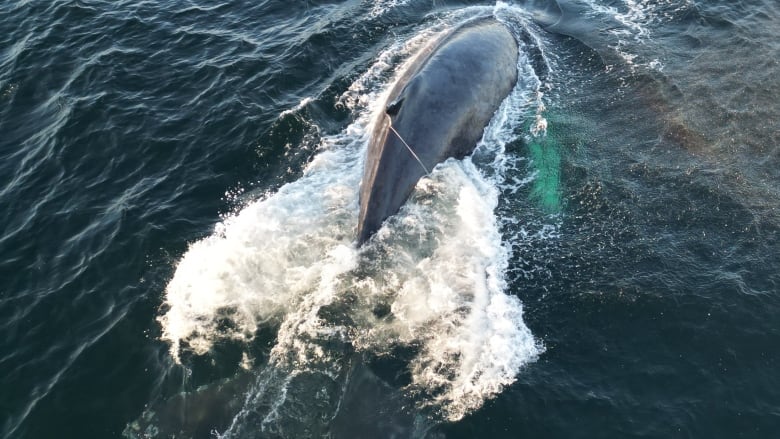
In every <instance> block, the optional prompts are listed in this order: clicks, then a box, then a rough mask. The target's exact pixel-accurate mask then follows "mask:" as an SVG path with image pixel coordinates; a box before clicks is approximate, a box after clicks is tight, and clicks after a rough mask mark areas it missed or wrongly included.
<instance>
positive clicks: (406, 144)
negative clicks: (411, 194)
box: [389, 122, 430, 175]
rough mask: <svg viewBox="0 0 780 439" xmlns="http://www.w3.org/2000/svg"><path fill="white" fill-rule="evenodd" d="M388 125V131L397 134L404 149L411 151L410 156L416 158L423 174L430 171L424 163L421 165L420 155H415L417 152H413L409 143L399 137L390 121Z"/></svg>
mask: <svg viewBox="0 0 780 439" xmlns="http://www.w3.org/2000/svg"><path fill="white" fill-rule="evenodd" d="M389 127H390V131H392V132H394V133H395V135H396V136H398V138H399V139H401V142H402V143H403V144H404V146H406V149H408V150H409V152H410V153H412V157H414V158H415V160H417V163H419V164H420V166H422V168H423V171H425V175H428V174H430V171H428V168H426V167H425V165H423V162H422V160H420V157H417V154H415V153H414V150H412V147H411V146H409V144H408V143H406V140H404V138H403V137H401V135H400V134H398V131H396V130H395V128H393V124H392V122H391V123H390V125H389Z"/></svg>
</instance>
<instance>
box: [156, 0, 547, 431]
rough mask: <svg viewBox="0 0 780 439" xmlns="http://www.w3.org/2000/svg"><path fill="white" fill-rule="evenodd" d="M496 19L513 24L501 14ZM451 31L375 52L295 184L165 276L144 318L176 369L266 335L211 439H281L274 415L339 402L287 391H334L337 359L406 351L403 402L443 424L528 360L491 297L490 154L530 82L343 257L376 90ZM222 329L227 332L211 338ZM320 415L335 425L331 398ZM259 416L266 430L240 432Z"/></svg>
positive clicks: (530, 90) (518, 113) (516, 316)
mask: <svg viewBox="0 0 780 439" xmlns="http://www.w3.org/2000/svg"><path fill="white" fill-rule="evenodd" d="M459 14H461V15H462V14H463V12H462V11H459ZM496 14H497V15H498V16H499V17H505V16H511V18H512V19H513V21H514V22H522V20H521V17H520V18H519V17H518V16H517V14H518V10H515V9H513V8H511V7H508V6H506V5H500V7H497V8H496ZM453 17H455V15H454V14H453V16H451V17H450V18H449V19H450V20H452V21H448V17H445V18H444V19H442V21H441V23H440V24H437V25H435V26H434V27H432V28H430V29H428V30H425V31H423V32H420V33H419V34H418V35H417V36H416V37H415V38H412V39H409V40H408V41H406V42H399V43H396V44H394V45H393V46H392V47H391V48H389V49H388V50H386V51H385V52H383V53H382V54H381V55H380V56H379V57H378V60H377V62H376V63H375V64H374V65H373V66H371V67H370V68H369V69H368V70H367V72H366V74H364V75H363V76H361V77H360V78H358V79H357V80H356V81H355V83H353V85H352V86H351V87H350V88H349V90H348V91H347V92H346V93H345V95H344V96H343V97H342V102H343V103H344V104H345V105H347V106H348V107H350V108H351V109H352V110H353V111H354V113H355V114H356V115H357V116H358V117H357V120H356V121H355V122H354V123H353V124H351V125H350V126H349V127H348V128H347V129H345V130H344V131H343V132H342V133H339V134H337V135H333V136H326V137H325V138H324V140H323V142H322V145H321V147H320V151H319V152H318V154H317V155H316V156H315V158H314V159H313V160H312V162H311V163H310V164H309V165H308V166H307V168H306V170H305V172H304V175H303V177H301V178H300V179H299V180H297V181H295V182H292V183H289V184H287V185H285V186H283V187H282V188H280V189H279V190H278V191H277V192H275V193H273V194H267V195H266V196H263V197H261V198H260V199H258V200H257V201H254V202H250V203H248V204H247V205H246V206H245V207H243V208H242V209H240V210H239V211H238V212H236V213H235V214H234V215H230V216H228V217H227V218H225V219H224V220H223V221H222V222H221V223H219V224H218V225H217V226H216V227H215V231H214V233H213V234H212V235H211V236H208V237H206V238H204V239H202V240H201V241H198V242H195V243H193V244H192V245H191V246H190V248H189V249H188V251H187V252H186V253H185V254H184V256H183V257H182V259H181V261H180V262H179V264H178V266H177V268H176V272H175V274H174V277H173V279H172V280H171V281H170V283H169V285H168V287H167V289H166V304H167V311H166V312H165V314H164V315H162V316H161V317H160V318H159V320H160V323H161V324H162V327H163V338H164V339H165V340H167V341H168V342H170V344H171V355H172V356H173V357H174V358H175V359H177V360H178V359H179V358H180V354H181V350H182V349H188V350H190V351H192V352H193V353H195V354H205V353H207V352H208V351H209V350H210V349H211V347H212V346H213V344H214V343H215V342H218V341H219V340H222V339H225V338H228V339H238V340H246V341H248V340H250V339H251V338H252V336H253V334H254V333H255V331H256V329H257V328H258V326H262V325H265V324H269V322H273V323H274V324H277V325H278V327H279V329H278V333H277V337H276V344H275V346H274V347H273V348H272V350H271V357H270V360H269V362H268V364H267V365H261V366H259V367H260V371H259V372H258V373H259V375H258V376H259V377H260V378H258V383H257V385H255V386H253V388H252V389H251V390H250V392H249V394H248V395H247V396H246V403H245V407H244V409H243V410H242V412H241V413H239V415H238V416H237V417H236V418H235V419H234V422H233V425H232V426H231V427H230V428H229V430H228V431H227V432H225V434H224V436H225V437H234V436H240V435H241V431H243V430H244V429H245V427H246V426H247V424H248V423H252V424H254V426H256V427H260V428H261V429H263V430H266V431H275V432H276V433H279V434H283V435H284V432H281V431H279V428H281V427H280V425H283V424H285V423H289V418H290V417H291V416H287V418H288V419H286V420H285V419H284V418H285V413H284V411H285V407H286V404H288V403H289V405H290V407H291V410H292V407H294V406H296V405H299V404H301V403H302V401H304V400H305V397H304V395H302V394H301V392H303V393H305V392H306V391H310V392H312V393H315V392H318V391H319V392H322V391H323V390H322V389H325V388H330V389H332V392H338V389H337V388H338V386H333V385H328V386H324V385H315V386H313V387H312V388H310V389H308V390H306V389H304V390H301V389H300V386H299V385H298V383H299V381H300V380H297V378H299V377H302V376H307V377H309V378H307V379H310V377H311V376H315V375H316V376H319V377H321V378H319V380H320V384H321V383H322V382H323V381H322V380H325V381H328V382H331V383H338V382H339V380H341V379H343V373H344V369H345V367H346V366H347V365H348V363H349V361H347V360H345V358H344V356H345V355H348V354H349V352H354V351H357V352H361V351H362V352H366V353H370V354H371V355H376V356H383V355H391V354H390V352H391V351H392V349H394V348H397V347H404V346H406V347H409V348H411V349H413V350H414V351H415V354H414V357H413V358H412V359H411V360H409V362H408V367H409V369H410V371H411V383H410V384H409V385H408V386H407V389H408V390H409V391H410V392H411V394H414V395H417V396H418V397H417V399H416V401H417V403H418V405H419V406H421V407H432V408H433V409H434V411H435V412H436V413H439V414H440V415H441V416H442V417H443V418H446V419H450V420H457V419H460V418H461V417H463V416H464V415H465V414H467V413H469V412H470V411H472V410H474V409H476V408H478V407H480V406H481V405H482V404H483V403H484V401H485V400H486V399H487V398H490V397H492V396H493V395H495V394H496V393H498V392H500V391H501V389H502V388H503V387H504V386H506V385H509V384H511V383H512V382H513V381H514V380H515V377H516V374H517V373H518V371H519V370H520V368H521V367H522V366H523V365H524V364H527V363H528V362H530V361H533V360H534V359H535V358H536V357H537V356H538V355H539V354H540V352H541V351H542V347H541V345H540V344H539V342H538V341H537V340H535V338H534V337H533V335H532V334H531V332H530V330H529V329H528V328H527V327H526V325H525V323H524V322H523V307H522V304H521V302H520V300H519V299H518V298H517V297H516V296H514V295H508V294H506V291H505V290H506V281H505V273H506V270H507V264H508V261H509V256H510V255H509V250H508V249H509V247H508V246H507V245H505V244H504V243H503V242H502V238H501V234H500V232H499V227H498V219H497V218H496V216H495V214H494V211H495V208H496V205H497V203H498V196H499V190H498V185H499V183H500V182H501V179H502V167H503V166H505V165H506V162H507V160H508V159H507V158H506V157H505V153H504V145H505V144H506V143H507V142H509V141H513V140H515V139H516V137H517V135H518V132H519V130H520V128H519V127H520V126H521V123H522V121H523V120H524V118H525V117H528V114H529V113H530V115H531V118H533V115H534V113H537V112H538V111H537V107H538V106H539V105H540V104H541V102H540V93H539V86H540V82H539V80H538V78H536V79H527V80H523V81H519V82H518V85H517V87H516V88H515V89H514V90H513V92H512V93H511V94H510V96H509V97H508V98H507V99H506V100H505V102H504V103H503V104H502V106H501V108H500V109H499V111H498V113H497V115H496V117H494V119H493V121H492V122H491V124H490V125H489V127H488V128H487V129H486V133H485V136H484V137H483V140H482V141H481V142H480V144H479V145H478V148H477V152H476V153H475V156H474V160H472V159H471V158H467V159H465V160H462V161H456V160H448V161H447V162H445V163H443V164H440V165H439V166H437V167H436V168H435V169H434V170H433V172H432V173H431V174H430V176H428V177H426V178H424V179H422V180H421V181H420V183H419V184H418V186H417V188H416V189H415V192H414V193H413V195H412V197H411V200H410V202H409V203H407V204H406V205H405V206H404V207H403V208H402V210H401V212H400V213H399V214H398V215H396V216H394V217H393V218H391V219H390V220H388V221H387V223H386V224H385V226H383V227H382V228H381V229H380V230H379V231H378V233H377V234H376V236H375V238H374V239H372V240H371V241H370V242H369V243H367V245H365V246H363V247H362V248H361V249H356V248H355V246H354V244H353V239H354V233H355V224H356V222H357V193H358V192H357V190H358V186H359V182H360V177H361V174H362V160H363V156H364V155H365V148H366V144H367V140H368V139H367V136H368V134H367V133H370V132H371V126H372V120H373V118H375V117H376V116H377V115H378V114H379V112H381V111H382V109H381V108H379V107H380V105H381V103H382V102H384V100H385V95H386V93H387V92H388V89H389V86H390V84H392V81H389V82H388V81H387V80H386V79H383V78H386V77H387V76H389V75H388V73H389V72H391V71H393V65H394V64H396V65H397V60H398V59H404V58H406V59H409V58H410V56H411V54H413V53H414V52H416V51H417V50H419V49H420V48H421V47H422V46H423V45H424V44H426V42H427V41H429V40H430V39H431V37H432V36H433V35H434V34H435V33H438V32H440V31H442V30H443V29H446V28H448V27H450V26H451V25H452V23H454V22H456V21H455V18H453ZM512 26H513V27H514V28H516V26H517V25H516V24H515V25H512ZM515 30H517V29H515ZM520 52H521V56H520V60H519V62H518V69H520V74H521V76H522V77H523V78H529V76H530V77H532V78H535V75H534V72H533V69H532V67H531V64H530V62H529V60H528V58H527V57H526V55H525V48H524V45H523V44H522V43H521V49H520ZM401 71H403V67H400V68H398V69H395V74H398V72H401ZM326 309H327V310H328V312H323V311H324V310H326ZM377 310H384V311H381V312H378V311H377ZM226 319H227V320H229V321H230V322H231V324H230V325H224V324H221V323H222V322H224V321H225V320H226ZM334 346H336V347H334ZM339 346H341V347H339ZM343 346H348V348H347V349H345V348H343ZM272 371H273V372H272ZM314 387H317V388H314ZM296 392H297V393H296ZM318 395H321V393H320V394H318ZM318 398H319V396H318ZM293 399H294V401H293ZM325 400H327V401H330V402H329V404H330V405H329V406H330V407H331V408H330V410H333V411H335V410H337V406H338V395H336V396H335V397H334V396H333V395H328V396H327V397H325ZM269 401H273V402H272V403H270V402H269ZM260 406H263V407H266V410H265V415H263V416H261V417H262V419H261V420H255V421H252V420H250V419H255V418H256V416H257V412H258V407H260ZM333 414H334V412H331V413H319V414H317V417H318V418H319V419H320V421H321V419H322V418H330V417H332V416H333ZM280 419H281V420H280ZM298 422H307V421H305V420H299V421H298ZM286 434H287V435H290V434H294V431H288V432H287V433H286Z"/></svg>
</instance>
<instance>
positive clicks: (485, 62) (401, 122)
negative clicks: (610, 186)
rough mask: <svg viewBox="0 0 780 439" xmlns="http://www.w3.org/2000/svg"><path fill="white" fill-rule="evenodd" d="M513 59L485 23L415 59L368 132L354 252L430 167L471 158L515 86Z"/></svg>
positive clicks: (460, 29)
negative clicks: (486, 129) (494, 116)
mask: <svg viewBox="0 0 780 439" xmlns="http://www.w3.org/2000/svg"><path fill="white" fill-rule="evenodd" d="M517 58H518V46H517V42H516V41H515V38H514V36H513V35H512V33H511V32H510V31H509V29H508V28H507V27H506V26H505V25H504V24H503V23H501V22H499V21H497V20H496V19H494V18H492V17H481V18H477V19H473V20H470V21H467V22H465V23H463V24H461V25H460V26H457V27H455V28H454V29H453V30H451V31H449V32H445V33H444V35H442V36H440V37H439V38H437V39H436V40H435V41H434V42H432V43H431V44H429V45H427V46H426V47H425V48H424V49H422V50H421V51H420V53H419V54H417V55H416V56H415V58H414V59H413V61H412V62H411V63H410V65H409V67H408V68H407V69H406V70H405V71H404V72H403V73H402V74H401V75H400V78H399V79H398V80H397V81H396V83H395V85H394V86H393V88H392V90H391V91H390V93H389V95H388V98H387V102H386V103H385V111H384V113H383V114H381V115H380V116H379V118H378V119H377V120H376V123H375V125H374V130H373V132H372V136H371V140H370V143H369V146H368V152H367V155H366V160H365V168H364V171H363V179H362V181H361V187H360V214H359V217H358V227H357V245H358V246H361V245H362V244H363V243H365V242H366V241H367V240H368V239H369V238H370V237H371V236H372V235H373V234H374V233H375V232H376V231H377V230H378V229H379V228H380V227H381V225H382V223H383V222H384V221H385V220H386V219H387V218H388V217H390V216H392V215H394V214H396V213H397V212H398V210H399V209H400V208H401V205H403V203H404V202H406V200H407V198H408V197H409V195H410V194H411V193H412V190H413V189H414V187H415V185H416V184H417V182H418V180H419V179H420V178H421V177H423V176H424V175H426V174H428V172H429V170H432V169H433V168H434V166H436V164H438V163H440V162H443V161H444V160H447V159H448V158H450V157H454V158H456V159H462V158H463V157H465V156H466V155H468V154H470V153H471V152H472V151H473V150H474V148H475V147H476V144H477V142H478V141H479V139H480V138H482V133H483V131H484V129H485V126H486V125H487V124H488V122H490V119H492V117H493V114H494V113H495V112H496V110H497V109H498V107H499V105H500V104H501V102H502V101H503V100H504V98H505V97H506V96H507V95H508V94H509V92H510V91H512V88H513V87H514V85H515V83H516V82H517Z"/></svg>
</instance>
